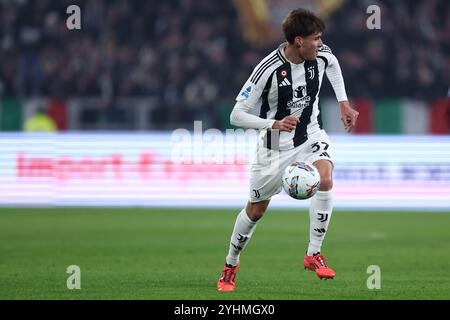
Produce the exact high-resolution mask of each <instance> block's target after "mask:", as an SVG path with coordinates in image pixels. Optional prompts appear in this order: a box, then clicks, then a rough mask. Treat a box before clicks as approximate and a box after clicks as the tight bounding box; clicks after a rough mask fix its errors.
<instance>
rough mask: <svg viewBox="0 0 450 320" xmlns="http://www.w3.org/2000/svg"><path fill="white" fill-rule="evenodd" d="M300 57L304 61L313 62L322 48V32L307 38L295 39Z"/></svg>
mask: <svg viewBox="0 0 450 320" xmlns="http://www.w3.org/2000/svg"><path fill="white" fill-rule="evenodd" d="M295 41H296V42H297V41H298V44H299V46H298V48H299V53H300V56H301V57H303V58H305V59H306V60H314V59H316V57H317V54H318V53H319V49H320V48H321V47H322V45H323V43H322V32H317V33H314V34H312V35H309V36H307V37H297V38H296V39H295Z"/></svg>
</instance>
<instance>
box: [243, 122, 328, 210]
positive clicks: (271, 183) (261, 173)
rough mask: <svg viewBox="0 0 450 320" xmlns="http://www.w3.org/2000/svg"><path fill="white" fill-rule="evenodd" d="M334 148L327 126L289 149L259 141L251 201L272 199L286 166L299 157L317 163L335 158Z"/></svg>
mask: <svg viewBox="0 0 450 320" xmlns="http://www.w3.org/2000/svg"><path fill="white" fill-rule="evenodd" d="M332 152H333V148H332V146H331V143H330V138H329V137H328V135H327V133H326V132H325V131H324V130H320V131H318V132H316V133H314V134H312V135H310V136H309V137H308V140H306V141H305V142H304V143H303V144H301V145H299V146H298V147H296V148H293V149H290V150H281V151H278V150H270V149H267V148H265V147H264V146H263V141H261V140H259V141H258V146H257V149H256V156H255V158H254V161H253V163H252V165H251V168H250V199H249V201H250V202H259V201H264V200H269V199H270V198H271V197H272V196H273V195H275V194H278V193H280V191H281V186H282V182H281V179H282V175H283V172H284V169H285V168H286V167H287V166H289V165H290V164H292V163H293V162H296V161H306V162H309V163H311V164H312V163H314V162H316V161H317V160H329V161H330V162H331V163H333V160H332Z"/></svg>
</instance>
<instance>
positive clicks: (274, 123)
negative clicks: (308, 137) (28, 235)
mask: <svg viewBox="0 0 450 320" xmlns="http://www.w3.org/2000/svg"><path fill="white" fill-rule="evenodd" d="M250 109H251V108H250V107H248V106H247V105H246V104H245V103H244V102H239V101H238V102H236V105H235V106H234V108H233V111H232V112H231V115H230V123H231V124H232V125H235V126H238V127H242V128H251V129H260V130H263V129H276V130H280V131H287V132H291V131H292V130H293V129H295V126H296V125H297V123H298V122H299V119H298V117H294V116H287V117H285V118H283V119H282V120H273V119H263V118H260V117H258V116H255V115H253V114H250V113H249V111H250Z"/></svg>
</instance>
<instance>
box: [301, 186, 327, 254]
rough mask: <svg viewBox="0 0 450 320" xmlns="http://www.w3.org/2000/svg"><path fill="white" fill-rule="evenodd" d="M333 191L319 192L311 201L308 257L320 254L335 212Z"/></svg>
mask: <svg viewBox="0 0 450 320" xmlns="http://www.w3.org/2000/svg"><path fill="white" fill-rule="evenodd" d="M332 200H333V197H332V190H330V191H317V193H316V195H315V196H314V197H313V198H312V199H311V206H310V207H309V245H308V252H307V255H308V256H312V255H314V254H315V253H317V252H320V249H321V247H322V242H323V239H324V238H325V234H326V232H327V230H328V224H329V223H330V219H331V212H332V211H333V203H332V202H333V201H332Z"/></svg>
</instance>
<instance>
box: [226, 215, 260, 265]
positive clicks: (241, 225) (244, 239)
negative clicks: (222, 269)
mask: <svg viewBox="0 0 450 320" xmlns="http://www.w3.org/2000/svg"><path fill="white" fill-rule="evenodd" d="M256 223H257V222H256V221H252V220H251V219H250V218H249V217H248V215H247V212H246V210H245V208H244V209H242V210H241V212H240V213H239V214H238V216H237V218H236V223H235V224H234V229H233V234H232V235H231V240H230V249H229V251H228V255H227V258H226V262H227V264H230V265H232V266H236V265H237V264H238V261H239V255H240V254H241V251H242V250H244V248H245V246H246V245H247V243H248V242H249V241H250V238H251V236H252V234H253V231H255V228H256Z"/></svg>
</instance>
